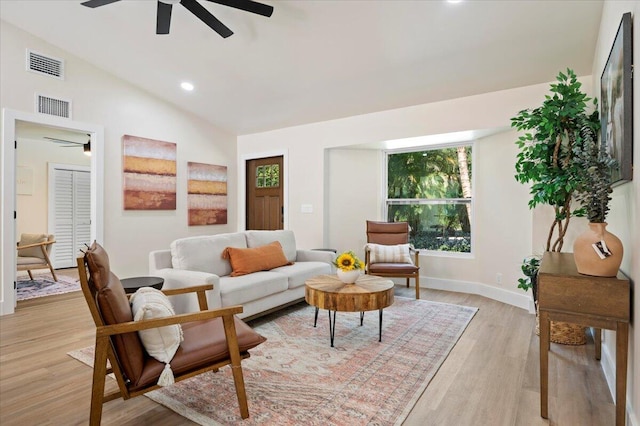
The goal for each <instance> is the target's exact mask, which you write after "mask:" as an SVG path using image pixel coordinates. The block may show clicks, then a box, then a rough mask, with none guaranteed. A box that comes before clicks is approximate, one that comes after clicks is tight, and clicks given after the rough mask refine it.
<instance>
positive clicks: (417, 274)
mask: <svg viewBox="0 0 640 426" xmlns="http://www.w3.org/2000/svg"><path fill="white" fill-rule="evenodd" d="M409 253H410V254H412V255H413V264H414V265H415V266H416V267H417V268H418V270H417V271H416V272H415V273H411V274H399V273H393V274H385V273H380V272H376V276H378V277H386V278H406V279H407V288H409V279H410V278H414V279H415V280H416V300H418V299H420V251H419V250H416V249H414V248H412V247H410V248H409ZM370 258H371V250H370V249H369V248H368V247H366V248H365V249H364V264H365V265H366V266H365V271H364V273H365V274H369V261H370Z"/></svg>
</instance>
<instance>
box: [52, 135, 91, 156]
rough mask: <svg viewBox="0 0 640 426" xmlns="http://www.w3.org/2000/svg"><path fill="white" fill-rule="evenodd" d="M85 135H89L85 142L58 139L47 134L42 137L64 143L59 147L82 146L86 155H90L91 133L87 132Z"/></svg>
mask: <svg viewBox="0 0 640 426" xmlns="http://www.w3.org/2000/svg"><path fill="white" fill-rule="evenodd" d="M87 136H88V137H89V140H88V141H87V143H83V142H75V141H68V140H65V139H58V138H50V137H49V136H43V138H44V139H48V140H50V141H51V142H55V143H61V144H64V145H62V146H61V147H60V148H82V149H83V150H84V153H85V154H86V155H91V134H89V133H87Z"/></svg>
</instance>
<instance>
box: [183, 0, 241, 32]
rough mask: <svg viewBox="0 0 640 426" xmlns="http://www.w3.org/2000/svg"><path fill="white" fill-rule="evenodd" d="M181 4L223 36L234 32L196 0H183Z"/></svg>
mask: <svg viewBox="0 0 640 426" xmlns="http://www.w3.org/2000/svg"><path fill="white" fill-rule="evenodd" d="M180 4H182V5H183V6H184V7H186V8H187V9H188V10H189V11H190V12H191V13H193V14H194V15H196V16H197V17H198V18H199V19H200V20H201V21H202V22H204V23H205V24H207V25H208V26H209V28H211V29H212V30H213V31H215V32H217V33H218V34H220V35H221V36H222V37H223V38H227V37H229V36H230V35H231V34H233V31H231V30H230V29H229V27H227V26H226V25H225V24H223V23H222V22H220V21H219V20H218V18H216V17H215V16H213V15H212V14H211V13H209V11H208V10H207V9H205V8H204V7H203V6H202V5H201V4H200V3H198V2H197V1H196V0H182V1H181V2H180Z"/></svg>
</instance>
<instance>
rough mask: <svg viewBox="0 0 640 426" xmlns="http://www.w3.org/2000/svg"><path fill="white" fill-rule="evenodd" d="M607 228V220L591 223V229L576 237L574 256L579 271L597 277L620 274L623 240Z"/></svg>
mask: <svg viewBox="0 0 640 426" xmlns="http://www.w3.org/2000/svg"><path fill="white" fill-rule="evenodd" d="M606 228H607V223H606V222H602V223H589V229H588V230H587V231H585V232H584V233H582V234H581V235H580V236H578V238H576V240H575V242H574V243H573V257H574V260H575V262H576V268H577V269H578V272H579V273H581V274H583V275H593V276H596V277H615V276H616V275H618V269H620V263H622V254H623V248H622V242H621V241H620V239H619V238H618V237H616V236H615V235H613V234H612V233H611V232H609V231H607V229H606ZM602 241H604V245H606V249H608V250H605V247H604V245H603V244H602V243H601V242H602Z"/></svg>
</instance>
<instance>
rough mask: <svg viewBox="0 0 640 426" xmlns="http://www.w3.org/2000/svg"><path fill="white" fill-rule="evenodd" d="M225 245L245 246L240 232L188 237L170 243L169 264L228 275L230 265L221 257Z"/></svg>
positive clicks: (244, 240)
mask: <svg viewBox="0 0 640 426" xmlns="http://www.w3.org/2000/svg"><path fill="white" fill-rule="evenodd" d="M227 247H238V248H246V247H247V241H246V239H245V236H244V234H242V233H231V234H218V235H206V236H200V237H188V238H181V239H178V240H175V241H174V242H172V243H171V264H172V266H173V268H174V269H186V270H189V271H199V272H208V273H210V274H216V275H218V276H224V275H229V274H230V273H231V265H230V264H229V261H228V260H225V259H223V258H222V252H223V251H224V249H225V248H227Z"/></svg>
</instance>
